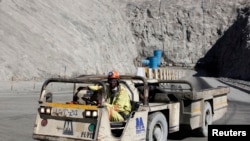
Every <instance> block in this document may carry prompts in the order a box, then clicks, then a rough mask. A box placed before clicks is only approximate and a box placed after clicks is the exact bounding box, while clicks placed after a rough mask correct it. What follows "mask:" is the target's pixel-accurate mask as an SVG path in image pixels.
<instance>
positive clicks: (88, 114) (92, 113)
mask: <svg viewBox="0 0 250 141" xmlns="http://www.w3.org/2000/svg"><path fill="white" fill-rule="evenodd" d="M97 116H98V112H97V111H96V110H86V111H85V117H87V118H96V117H97Z"/></svg>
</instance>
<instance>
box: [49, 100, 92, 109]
mask: <svg viewBox="0 0 250 141" xmlns="http://www.w3.org/2000/svg"><path fill="white" fill-rule="evenodd" d="M45 105H46V106H51V107H60V108H76V109H88V110H97V106H93V105H78V104H63V103H49V102H47V103H45Z"/></svg>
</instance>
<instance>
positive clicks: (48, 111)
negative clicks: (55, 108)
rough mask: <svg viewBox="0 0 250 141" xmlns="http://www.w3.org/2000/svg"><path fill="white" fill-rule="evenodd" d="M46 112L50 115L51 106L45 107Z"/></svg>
mask: <svg viewBox="0 0 250 141" xmlns="http://www.w3.org/2000/svg"><path fill="white" fill-rule="evenodd" d="M45 112H46V114H48V115H50V114H51V108H50V107H46V111H45Z"/></svg>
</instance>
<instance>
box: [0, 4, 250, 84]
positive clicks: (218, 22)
mask: <svg viewBox="0 0 250 141" xmlns="http://www.w3.org/2000/svg"><path fill="white" fill-rule="evenodd" d="M249 9H250V2H249V1H248V0H220V1H217V0H158V1H155V0H119V1H115V0H81V1H79V0H63V1H61V0H50V1H43V0H11V1H9V0H1V1H0V49H1V52H0V80H10V79H15V80H20V79H22V80H30V79H34V78H37V79H38V78H47V77H50V76H75V75H79V74H82V73H88V74H106V73H107V72H108V71H109V70H111V69H117V70H119V71H120V72H121V73H122V74H125V73H135V72H136V67H137V64H138V62H140V61H141V59H143V58H146V57H148V56H151V55H152V53H153V50H155V49H160V50H163V60H164V62H165V63H166V65H167V64H169V63H172V64H174V65H177V66H191V67H194V66H196V68H200V67H202V68H203V69H206V70H209V71H210V72H211V74H212V75H216V76H225V77H232V78H240V79H246V80H247V79H250V74H249V73H248V72H249V71H250V60H249V59H248V56H249V54H250V50H249V48H250V22H249V19H250V17H249ZM136 61H137V62H136ZM197 62H199V63H198V65H196V64H197ZM165 63H164V64H165ZM204 66H205V67H204Z"/></svg>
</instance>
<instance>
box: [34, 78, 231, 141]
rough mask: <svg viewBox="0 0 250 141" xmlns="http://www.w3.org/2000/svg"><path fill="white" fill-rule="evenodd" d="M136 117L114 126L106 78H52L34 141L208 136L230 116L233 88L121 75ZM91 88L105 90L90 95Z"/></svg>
mask: <svg viewBox="0 0 250 141" xmlns="http://www.w3.org/2000/svg"><path fill="white" fill-rule="evenodd" d="M120 84H121V85H124V86H125V87H127V89H128V91H129V93H130V98H131V105H132V112H131V113H130V116H129V117H128V119H126V120H125V121H124V122H111V121H109V114H108V111H107V108H106V106H105V104H104V103H105V101H106V90H107V85H108V83H107V76H94V75H93V76H91V75H82V76H79V77H76V78H50V79H48V80H46V81H45V82H44V84H43V86H42V89H41V93H40V98H39V101H38V102H39V107H38V112H37V116H36V119H35V124H34V130H33V139H35V140H63V141H79V140H81V141H128V140H130V141H142V140H147V141H156V140H157V141H167V138H168V135H169V134H170V133H173V132H177V131H179V130H180V128H181V127H182V126H181V125H185V126H188V127H190V129H192V130H195V131H196V132H199V133H200V134H201V135H203V136H207V134H208V133H207V132H208V125H209V124H212V123H213V121H215V120H218V119H219V118H221V117H222V116H223V115H224V114H225V113H226V111H227V106H228V104H227V94H228V93H229V88H228V87H218V88H211V89H207V90H202V91H198V92H197V91H195V89H194V88H193V86H192V84H191V83H190V82H188V81H184V80H149V79H146V78H144V77H141V76H130V75H121V79H120ZM89 85H100V86H102V90H100V91H97V92H95V91H90V90H87V89H85V88H86V87H88V86H89Z"/></svg>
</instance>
